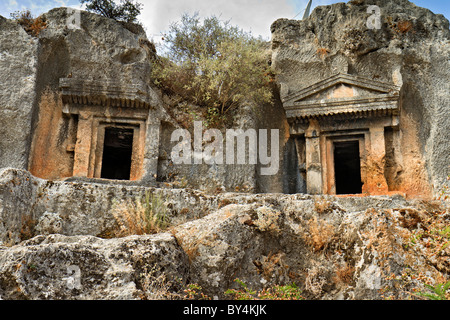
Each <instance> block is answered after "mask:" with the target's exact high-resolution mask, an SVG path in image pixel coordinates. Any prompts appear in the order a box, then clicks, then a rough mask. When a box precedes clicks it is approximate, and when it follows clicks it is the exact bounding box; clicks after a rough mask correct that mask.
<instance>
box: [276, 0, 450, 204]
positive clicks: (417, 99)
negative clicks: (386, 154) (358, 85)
mask: <svg viewBox="0 0 450 320" xmlns="http://www.w3.org/2000/svg"><path fill="white" fill-rule="evenodd" d="M370 5H376V6H378V8H379V9H380V22H381V26H380V29H376V28H374V29H369V28H368V27H367V21H368V19H369V17H371V16H372V15H373V14H374V12H373V11H369V12H367V10H368V8H369V6H370ZM271 31H272V66H273V69H274V71H275V72H276V74H277V75H278V80H277V81H278V84H279V86H280V95H281V99H282V100H283V99H284V98H285V97H286V96H287V95H288V94H289V93H293V92H296V91H297V90H300V89H302V88H305V87H308V86H310V85H312V84H314V83H316V82H317V81H319V80H322V79H326V78H328V77H331V76H332V75H335V74H337V73H338V72H342V73H349V74H352V75H360V76H364V77H367V78H370V79H374V80H378V81H385V82H389V83H393V84H395V85H398V86H400V87H401V92H400V99H401V101H400V105H401V106H400V127H399V130H400V132H401V134H402V138H401V140H402V141H401V145H400V146H396V147H395V149H396V150H395V151H394V153H395V158H396V159H395V161H396V166H395V168H392V170H394V171H395V172H394V173H395V178H394V179H393V181H389V182H390V183H391V185H393V186H398V188H397V189H396V190H397V191H403V192H406V193H409V194H411V195H412V196H414V195H418V194H427V193H432V192H434V193H435V194H436V193H438V192H439V190H440V186H441V185H442V184H443V182H444V181H445V179H446V177H447V175H448V173H449V167H448V166H449V161H448V160H449V157H448V155H449V154H450V145H449V141H450V136H449V134H450V130H448V128H450V123H449V119H450V116H449V110H450V109H449V105H450V96H449V94H448V92H450V84H449V81H448V79H450V61H449V60H448V57H449V55H450V30H449V22H448V20H447V19H446V18H445V17H444V16H442V15H439V14H437V15H435V14H433V13H432V12H431V11H430V10H428V9H424V8H420V7H417V6H416V5H414V4H413V3H411V2H409V1H407V0H399V1H388V0H361V1H359V0H358V1H349V2H348V3H336V4H333V5H329V6H319V7H317V8H316V9H314V11H313V12H312V13H311V15H310V17H309V18H308V19H305V20H302V21H299V20H288V19H279V20H277V21H275V22H274V23H273V24H272V26H271ZM430 189H434V190H430Z"/></svg>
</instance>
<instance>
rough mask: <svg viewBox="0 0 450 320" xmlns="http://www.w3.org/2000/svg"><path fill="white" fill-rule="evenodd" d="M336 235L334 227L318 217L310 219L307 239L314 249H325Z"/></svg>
mask: <svg viewBox="0 0 450 320" xmlns="http://www.w3.org/2000/svg"><path fill="white" fill-rule="evenodd" d="M334 237H335V230H334V227H333V226H332V225H330V224H328V223H327V222H326V221H324V220H318V219H317V217H314V218H313V219H311V220H309V221H308V232H307V234H305V241H306V243H307V244H308V245H310V246H311V247H312V248H313V249H314V251H316V252H318V251H321V250H325V249H326V248H327V247H328V245H329V244H330V243H331V241H332V240H333V239H334Z"/></svg>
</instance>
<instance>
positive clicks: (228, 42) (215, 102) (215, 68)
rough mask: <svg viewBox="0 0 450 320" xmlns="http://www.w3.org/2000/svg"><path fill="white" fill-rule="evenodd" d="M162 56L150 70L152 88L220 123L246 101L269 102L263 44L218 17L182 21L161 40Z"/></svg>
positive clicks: (266, 58) (192, 18)
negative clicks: (188, 103)
mask: <svg viewBox="0 0 450 320" xmlns="http://www.w3.org/2000/svg"><path fill="white" fill-rule="evenodd" d="M164 41H165V44H166V52H165V56H164V57H161V58H160V59H159V63H157V64H156V65H155V67H154V69H153V77H154V78H155V79H156V80H155V83H156V84H157V85H159V86H160V87H162V88H163V89H165V90H167V91H168V92H169V93H173V94H176V95H179V96H181V97H183V98H184V99H186V100H187V101H189V102H190V103H193V104H196V105H198V106H201V107H205V109H207V110H208V111H209V113H210V117H209V118H210V119H211V121H216V120H218V116H219V115H223V114H224V113H226V112H228V111H229V110H231V109H233V108H235V107H237V106H239V104H241V103H243V102H244V101H253V102H256V103H267V102H270V101H271V100H272V90H271V85H270V84H271V82H272V81H273V75H272V73H271V70H270V66H269V63H268V60H269V59H268V56H267V54H266V50H265V47H264V45H265V44H264V42H263V41H262V40H261V39H257V38H254V37H253V36H252V35H251V34H249V33H246V32H244V31H242V30H240V29H238V28H237V27H235V26H231V25H230V24H229V22H224V21H221V20H219V19H218V18H217V17H214V16H213V17H210V18H205V19H204V20H203V22H201V21H200V18H199V17H198V16H197V15H194V16H189V15H183V17H182V19H181V22H180V23H175V24H172V25H171V26H170V29H169V32H168V33H167V34H166V35H164Z"/></svg>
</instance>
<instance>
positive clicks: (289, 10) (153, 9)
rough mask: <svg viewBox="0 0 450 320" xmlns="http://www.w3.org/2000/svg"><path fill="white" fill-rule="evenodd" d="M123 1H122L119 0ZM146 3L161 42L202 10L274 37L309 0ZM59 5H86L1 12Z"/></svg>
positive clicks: (323, 1) (433, 5) (2, 6)
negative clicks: (276, 25)
mask: <svg viewBox="0 0 450 320" xmlns="http://www.w3.org/2000/svg"><path fill="white" fill-rule="evenodd" d="M116 2H117V3H119V0H116ZM138 2H140V3H142V4H143V10H142V13H141V15H140V16H139V20H140V21H141V22H142V23H143V25H144V27H145V29H146V31H147V35H148V37H149V38H151V39H153V40H155V41H156V42H159V41H158V40H159V39H158V38H160V36H161V33H163V32H164V31H166V30H167V28H168V26H169V24H170V23H171V22H176V21H177V20H179V19H180V17H181V15H182V14H183V13H189V14H194V13H195V12H198V13H199V15H200V16H201V17H207V16H211V15H215V16H219V17H220V18H221V19H222V20H231V24H233V25H237V26H239V27H240V28H242V29H244V30H246V31H251V32H252V33H253V34H254V35H256V36H259V35H261V36H262V37H263V38H265V39H267V40H269V39H270V25H271V24H272V22H273V21H275V20H276V19H278V18H289V19H292V18H294V17H295V18H296V19H301V18H302V16H303V11H304V9H305V7H306V4H307V2H308V0H138ZM337 2H347V0H340V1H339V0H313V5H312V8H311V11H312V9H313V8H314V7H316V6H318V5H327V4H332V3H337ZM412 2H414V3H415V4H416V5H418V6H421V7H425V8H428V9H430V10H431V11H433V12H434V13H441V14H444V15H445V16H446V18H447V19H450V0H412ZM55 7H73V8H78V9H80V8H82V7H81V5H80V2H79V0H0V15H2V16H4V17H7V18H9V17H10V13H11V12H15V11H18V10H24V9H29V10H30V11H31V12H32V13H33V14H34V15H35V16H37V15H39V14H41V13H43V12H47V11H48V10H50V9H52V8H55Z"/></svg>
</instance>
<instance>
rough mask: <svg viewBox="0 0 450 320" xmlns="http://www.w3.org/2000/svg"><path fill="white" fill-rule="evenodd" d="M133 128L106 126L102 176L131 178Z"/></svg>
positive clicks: (118, 178) (121, 178)
mask: <svg viewBox="0 0 450 320" xmlns="http://www.w3.org/2000/svg"><path fill="white" fill-rule="evenodd" d="M132 152H133V129H124V128H114V127H110V128H105V142H104V145H103V159H102V172H101V178H105V179H117V180H129V179H130V172H131V155H132Z"/></svg>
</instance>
